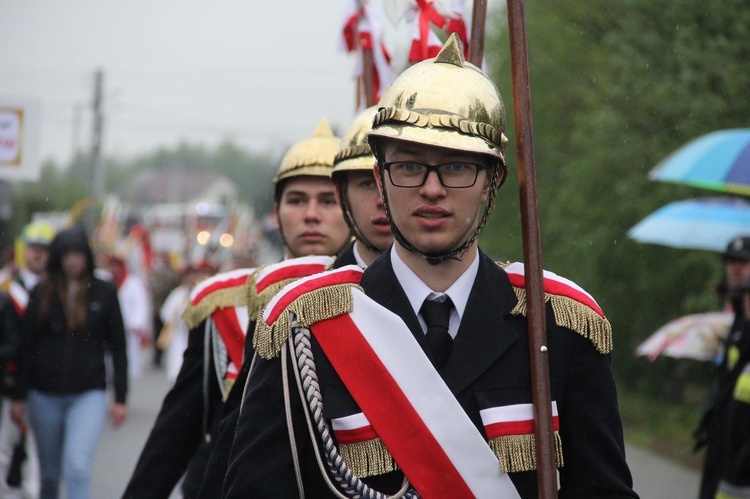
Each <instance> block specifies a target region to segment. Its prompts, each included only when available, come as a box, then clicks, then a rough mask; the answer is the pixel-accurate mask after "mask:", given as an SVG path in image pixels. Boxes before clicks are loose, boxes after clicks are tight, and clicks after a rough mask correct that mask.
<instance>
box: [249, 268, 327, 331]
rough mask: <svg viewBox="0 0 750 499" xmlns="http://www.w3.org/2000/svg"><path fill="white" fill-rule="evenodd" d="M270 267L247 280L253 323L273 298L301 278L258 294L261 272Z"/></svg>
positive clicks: (250, 314) (276, 285)
mask: <svg viewBox="0 0 750 499" xmlns="http://www.w3.org/2000/svg"><path fill="white" fill-rule="evenodd" d="M268 266H269V265H264V266H262V267H259V268H258V269H257V270H256V271H255V272H253V273H252V274H251V275H250V278H249V279H248V280H247V315H248V316H249V317H250V320H251V321H254V320H256V319H257V318H258V316H259V315H260V313H261V312H262V311H263V309H264V308H265V306H266V305H267V304H268V302H269V301H271V298H273V297H274V296H275V295H276V293H278V292H279V291H281V290H282V289H283V288H284V286H286V285H287V284H291V283H293V282H294V281H296V280H297V279H299V277H291V278H289V279H283V280H281V281H278V282H274V283H273V284H270V285H268V286H266V287H265V288H263V290H262V291H260V292H258V283H257V278H258V275H259V272H260V271H261V270H263V269H265V268H266V267H268ZM331 267H332V266H331V265H329V266H327V267H326V268H325V270H326V271H328V270H331Z"/></svg>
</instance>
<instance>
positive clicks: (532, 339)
mask: <svg viewBox="0 0 750 499" xmlns="http://www.w3.org/2000/svg"><path fill="white" fill-rule="evenodd" d="M508 28H509V34H510V52H511V73H512V79H513V114H514V117H515V132H516V150H517V158H518V183H519V191H520V196H521V224H522V229H523V255H524V262H525V267H524V272H525V274H526V300H527V302H528V327H529V349H530V360H531V390H532V401H533V403H534V433H535V437H536V466H537V484H538V486H539V497H540V498H541V499H551V498H556V497H557V474H556V470H555V444H554V438H553V432H552V407H551V405H552V404H551V397H550V381H549V362H548V358H547V334H546V331H545V321H546V319H545V306H544V283H543V280H542V246H541V237H540V231H539V207H538V201H537V199H538V198H537V189H536V167H535V164H534V137H533V120H532V113H531V89H530V84H529V57H528V47H527V44H526V14H525V7H524V0H508Z"/></svg>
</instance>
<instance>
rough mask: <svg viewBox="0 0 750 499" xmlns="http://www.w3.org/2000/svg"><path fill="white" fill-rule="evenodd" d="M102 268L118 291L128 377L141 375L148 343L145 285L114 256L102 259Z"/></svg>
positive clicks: (148, 312)
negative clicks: (142, 360)
mask: <svg viewBox="0 0 750 499" xmlns="http://www.w3.org/2000/svg"><path fill="white" fill-rule="evenodd" d="M104 264H105V266H106V268H107V270H108V271H109V273H110V274H111V275H112V282H113V283H114V285H115V287H116V288H117V298H118V299H119V301H120V310H121V311H122V320H123V322H124V323H125V337H126V339H127V345H128V375H129V376H130V377H131V378H137V377H138V376H140V375H141V372H142V367H141V350H142V348H143V346H144V345H148V344H149V343H151V319H152V318H151V297H150V293H149V290H148V288H147V287H146V283H145V282H143V279H141V278H140V277H139V276H137V275H136V274H134V273H131V272H128V268H127V266H126V264H125V260H124V259H123V258H122V257H121V256H120V255H117V254H115V253H110V254H108V255H106V256H105V258H104Z"/></svg>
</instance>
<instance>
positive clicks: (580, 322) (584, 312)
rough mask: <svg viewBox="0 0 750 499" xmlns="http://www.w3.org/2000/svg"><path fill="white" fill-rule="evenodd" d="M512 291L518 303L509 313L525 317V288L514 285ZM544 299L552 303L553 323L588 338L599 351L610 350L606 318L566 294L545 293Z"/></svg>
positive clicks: (609, 325) (609, 328)
mask: <svg viewBox="0 0 750 499" xmlns="http://www.w3.org/2000/svg"><path fill="white" fill-rule="evenodd" d="M513 291H515V293H516V297H517V298H518V303H516V306H515V307H513V310H511V311H510V314H511V315H514V316H521V317H525V316H526V314H527V313H528V306H527V303H526V290H525V289H524V288H518V287H515V286H514V287H513ZM544 301H545V302H549V303H550V304H551V305H552V311H553V312H554V313H555V324H557V325H558V326H560V327H565V328H568V329H570V330H572V331H575V332H576V333H578V334H580V335H581V336H583V337H584V338H588V339H589V340H590V341H591V343H593V344H594V347H595V348H596V349H597V351H599V353H602V354H606V353H609V352H611V351H612V346H613V345H612V325H611V324H610V323H609V321H608V320H607V319H606V318H604V317H602V316H601V315H599V314H597V313H596V312H594V311H593V310H592V309H591V308H589V307H587V306H586V305H584V304H583V303H581V302H578V301H576V300H574V299H572V298H569V297H567V296H561V295H553V294H550V293H545V294H544Z"/></svg>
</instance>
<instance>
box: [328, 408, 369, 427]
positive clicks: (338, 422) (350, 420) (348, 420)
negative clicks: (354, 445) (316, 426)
mask: <svg viewBox="0 0 750 499" xmlns="http://www.w3.org/2000/svg"><path fill="white" fill-rule="evenodd" d="M331 424H332V426H333V429H334V430H336V431H346V430H358V429H360V428H366V427H368V426H370V422H369V421H368V420H367V417H366V416H365V415H364V414H363V413H361V412H360V413H357V414H352V415H351V416H345V417H343V418H336V419H332V420H331Z"/></svg>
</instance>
